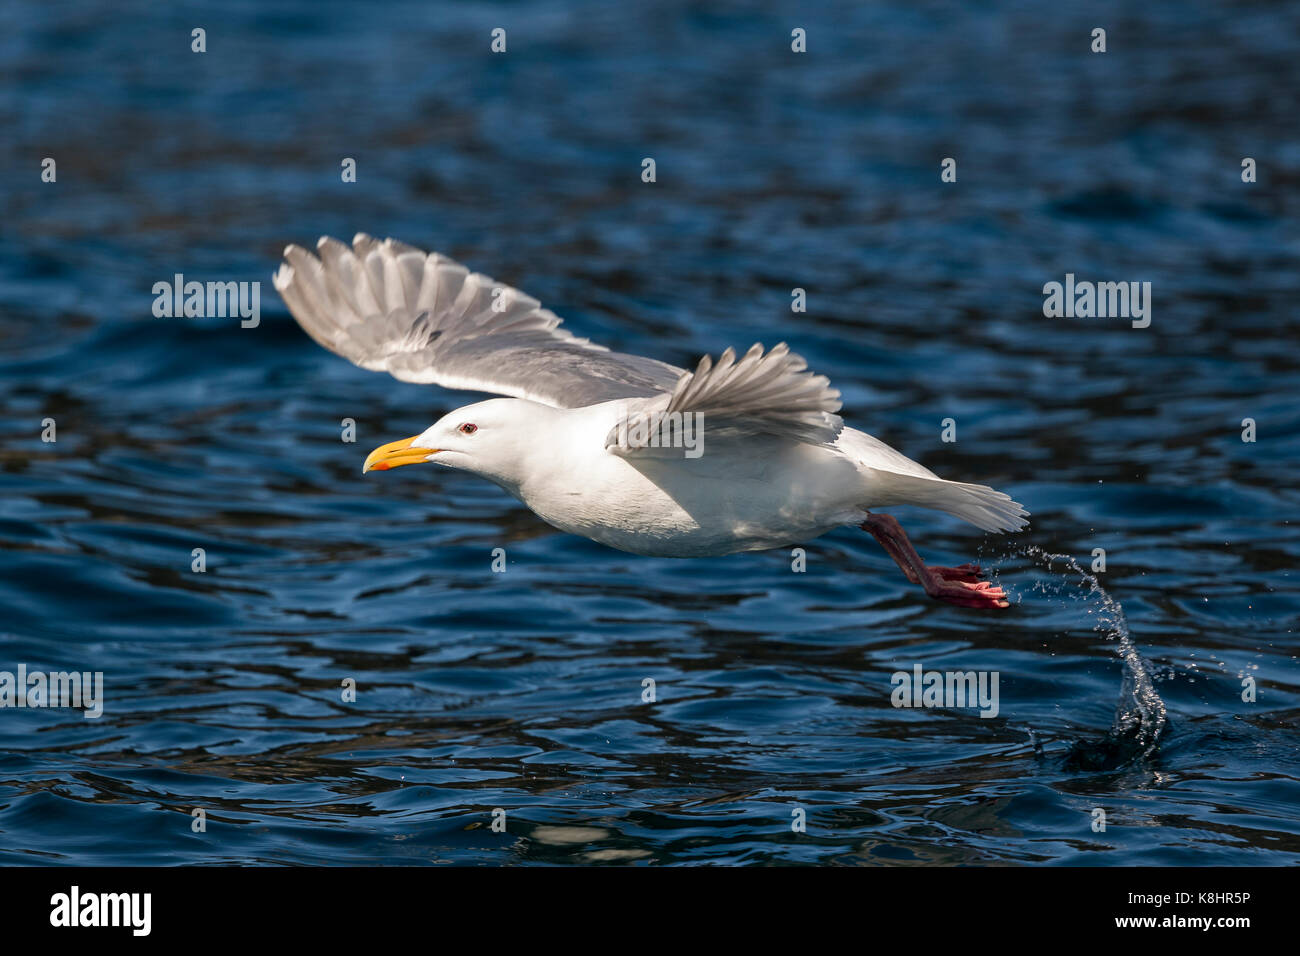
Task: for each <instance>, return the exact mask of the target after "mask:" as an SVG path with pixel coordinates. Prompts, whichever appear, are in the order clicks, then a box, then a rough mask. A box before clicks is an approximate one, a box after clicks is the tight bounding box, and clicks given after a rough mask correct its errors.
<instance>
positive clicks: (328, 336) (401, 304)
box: [273, 233, 685, 408]
mask: <svg viewBox="0 0 1300 956" xmlns="http://www.w3.org/2000/svg"><path fill="white" fill-rule="evenodd" d="M316 248H317V252H318V253H319V258H318V257H317V256H316V255H313V254H312V253H311V252H309V251H307V250H306V249H303V248H302V247H300V246H289V247H288V248H287V249H285V252H284V258H285V263H284V264H282V265H281V266H280V268H279V270H278V271H277V272H276V273H275V275H274V276H273V280H274V283H275V287H276V289H277V290H278V291H279V292H280V295H281V296H282V297H283V298H284V301H285V304H286V305H287V306H288V307H289V311H290V313H291V314H292V315H293V317H294V318H295V319H296V320H297V321H298V324H299V325H301V326H302V327H303V329H304V330H305V331H306V332H307V334H308V335H310V336H311V337H312V338H313V339H315V340H316V341H317V342H318V343H319V344H321V345H323V346H324V347H325V348H327V349H329V350H330V351H331V352H335V353H336V354H338V355H341V356H343V357H344V358H346V359H347V360H348V361H350V362H352V363H353V364H355V365H359V366H360V367H361V368H365V369H370V370H372V371H386V372H388V373H389V374H391V375H392V376H393V377H394V378H397V379H400V380H401V381H404V382H420V383H436V384H438V385H442V386H444V387H446V388H453V389H465V390H468V391H478V392H493V393H497V394H501V395H510V396H513V397H516V398H527V399H531V400H532V401H536V402H542V403H545V404H547V405H553V406H556V407H560V408H577V407H580V406H584V405H593V404H596V403H598V402H606V401H611V400H613V399H621V398H639V397H646V396H654V395H658V394H660V393H663V392H667V391H669V390H670V389H672V388H673V386H674V383H676V382H677V381H678V380H679V378H680V377H681V376H683V375H684V374H685V373H684V371H683V370H682V369H680V368H677V367H675V366H672V365H668V364H665V363H664V362H658V361H655V360H654V359H649V358H644V357H642V356H639V355H626V354H623V353H619V352H611V351H609V350H608V349H606V348H604V347H603V346H600V345H595V344H593V343H591V342H589V341H588V340H586V339H582V338H577V337H576V336H574V335H572V334H571V333H569V332H568V331H567V330H566V329H564V328H561V326H560V319H559V317H558V316H556V315H555V313H553V312H551V311H550V310H549V309H544V308H542V306H541V303H540V302H538V301H537V300H536V299H534V298H531V297H530V296H527V295H525V294H523V293H522V292H520V291H519V290H517V289H513V288H511V287H510V286H507V285H503V284H501V283H499V282H495V281H494V280H492V279H490V278H489V277H487V276H485V275H480V274H479V273H472V272H470V271H469V270H468V269H466V268H465V267H464V266H462V265H460V264H459V263H456V262H453V261H452V260H451V259H448V258H447V257H445V256H441V255H439V254H437V253H430V254H425V253H424V252H423V251H421V250H420V249H416V248H415V247H414V246H408V245H406V244H405V243H401V242H396V241H394V240H392V239H385V240H383V241H379V240H376V239H372V238H371V237H370V236H367V235H365V234H364V233H359V234H358V235H357V236H356V238H354V239H353V240H352V246H351V247H348V246H347V245H345V244H344V243H342V242H339V241H338V240H337V239H331V238H328V237H326V238H322V239H321V240H320V242H319V243H317V246H316Z"/></svg>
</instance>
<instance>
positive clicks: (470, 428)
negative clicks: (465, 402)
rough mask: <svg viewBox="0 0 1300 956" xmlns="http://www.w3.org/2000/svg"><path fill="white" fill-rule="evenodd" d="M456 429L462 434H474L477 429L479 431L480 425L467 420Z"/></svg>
mask: <svg viewBox="0 0 1300 956" xmlns="http://www.w3.org/2000/svg"><path fill="white" fill-rule="evenodd" d="M456 430H457V431H458V432H460V433H461V434H463V435H472V434H474V433H475V432H476V431H478V426H477V425H471V424H470V423H469V422H466V423H465V424H464V425H461V426H460V428H458V429H456Z"/></svg>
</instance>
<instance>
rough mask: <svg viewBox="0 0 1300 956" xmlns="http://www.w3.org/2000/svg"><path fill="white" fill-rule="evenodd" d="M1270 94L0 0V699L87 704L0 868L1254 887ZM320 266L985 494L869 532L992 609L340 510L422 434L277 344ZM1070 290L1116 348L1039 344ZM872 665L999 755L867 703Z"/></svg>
mask: <svg viewBox="0 0 1300 956" xmlns="http://www.w3.org/2000/svg"><path fill="white" fill-rule="evenodd" d="M1097 25H1104V26H1106V27H1107V28H1108V41H1109V52H1107V53H1106V54H1092V53H1090V52H1089V49H1088V46H1089V42H1090V41H1089V34H1090V32H1091V30H1092V28H1093V27H1094V26H1097ZM195 26H202V27H204V28H205V29H206V30H207V45H208V52H207V53H205V54H201V55H200V54H195V53H192V52H191V50H190V30H191V29H192V28H193V27H195ZM497 26H500V27H503V28H505V29H506V31H507V36H508V52H507V53H505V54H503V55H493V54H492V53H490V51H489V49H488V43H489V33H490V31H491V30H492V28H494V27H497ZM796 26H802V27H804V28H805V29H806V30H807V31H808V37H809V39H808V47H809V51H808V53H806V54H803V55H796V54H793V53H791V52H790V31H791V29H792V28H794V27H796ZM1297 62H1300V8H1297V7H1296V6H1295V5H1294V4H1284V3H1256V4H1235V3H1224V4H1221V5H1219V4H1203V5H1195V4H1181V3H1179V4H1174V3H1161V2H1157V3H1153V4H1146V5H1141V6H1138V7H1134V6H1132V5H1120V4H1100V5H1098V6H1097V7H1095V8H1092V9H1089V10H1088V11H1087V12H1086V14H1085V13H1083V12H1079V13H1074V12H1071V8H1070V7H1069V6H1068V5H1066V6H1064V7H1062V6H1061V5H1059V4H1043V5H1032V4H1011V5H998V4H975V5H967V4H957V3H951V4H948V3H923V4H919V5H918V4H914V3H898V4H885V5H865V4H856V3H844V4H829V5H826V6H824V7H822V8H821V9H817V10H815V9H810V8H807V7H804V6H802V5H795V4H789V5H785V6H782V5H779V4H768V5H759V6H758V7H751V6H745V7H742V6H740V5H731V4H726V3H723V4H712V3H710V4H704V3H700V4H692V3H675V2H667V3H660V4H653V5H646V6H644V7H641V6H640V5H635V6H634V5H628V4H608V3H601V2H589V3H570V4H563V5H554V4H543V3H534V2H526V3H519V4H500V5H496V4H494V5H484V6H467V5H464V4H454V5H447V6H441V5H436V4H429V3H393V4H383V5H357V6H355V7H354V6H349V5H345V4H332V3H321V4H313V5H291V4H279V3H253V2H236V3H233V4H222V5H212V6H210V7H204V6H193V7H187V8H180V7H171V6H168V5H163V6H156V5H155V6H150V7H148V8H147V10H146V9H145V8H141V11H140V16H138V17H131V16H126V15H125V14H124V13H123V12H122V11H121V10H120V9H119V5H115V4H103V5H99V4H92V3H81V4H74V5H70V6H61V5H35V4H31V5H21V4H15V5H6V6H5V7H3V8H2V9H0V67H2V69H0V76H3V80H0V128H3V129H4V130H5V136H4V137H2V138H0V159H2V161H3V164H4V173H5V175H4V178H3V185H0V200H2V201H3V212H4V215H3V217H2V218H0V355H2V357H3V363H4V365H3V370H0V433H2V434H3V436H4V440H3V445H2V446H0V508H2V509H3V510H2V513H0V548H2V549H3V550H2V551H0V606H2V607H3V618H0V670H6V669H7V670H14V669H15V668H17V666H18V665H19V664H25V665H26V666H27V667H28V668H29V669H33V670H37V669H39V670H67V669H76V670H85V671H102V672H103V673H104V680H105V696H106V703H105V711H104V715H103V716H102V717H101V718H100V719H98V720H86V719H83V718H82V717H81V715H80V713H79V712H76V711H72V710H53V709H44V710H35V709H6V710H0V861H2V862H5V863H23V862H32V863H91V864H102V863H144V864H177V863H196V862H203V863H211V862H218V863H220V862H261V863H380V862H383V863H447V862H452V863H513V862H530V863H556V862H643V863H654V864H669V863H710V862H712V863H764V862H839V863H850V864H860V863H881V864H936V863H939V864H954V863H979V864H987V863H1068V864H1110V863H1125V864H1174V863H1179V864H1210V863H1219V864H1233V865H1257V864H1279V863H1287V864H1291V863H1295V862H1297V861H1300V812H1298V811H1297V805H1298V804H1300V786H1298V785H1297V777H1298V775H1300V753H1298V746H1297V723H1298V721H1300V673H1298V672H1297V665H1296V642H1297V638H1296V633H1295V626H1296V615H1297V606H1298V602H1297V591H1298V589H1297V583H1296V577H1295V571H1294V566H1295V562H1296V559H1297V555H1300V528H1298V527H1297V517H1298V510H1300V509H1298V508H1297V504H1298V503H1300V491H1297V486H1296V468H1295V465H1296V461H1297V456H1298V453H1300V403H1298V402H1297V398H1298V397H1300V396H1298V395H1297V373H1298V372H1300V354H1298V352H1300V319H1297V313H1296V308H1295V302H1296V301H1297V296H1298V295H1300V273H1297V269H1296V261H1297V260H1296V254H1297V252H1298V251H1300V243H1298V242H1297V230H1296V222H1297V216H1298V215H1300V202H1298V201H1297V186H1300V145H1297V141H1296V136H1295V134H1296V125H1295V113H1294V111H1295V104H1296V102H1297V100H1298V98H1297V92H1298V91H1300V82H1297V66H1296V64H1297ZM949 156H951V157H954V158H956V159H957V162H958V181H957V182H956V183H955V184H944V183H941V182H940V178H939V163H940V160H941V159H942V158H944V157H949ZM1246 156H1250V157H1253V158H1255V159H1256V161H1257V164H1258V169H1259V181H1258V182H1257V183H1254V184H1249V185H1248V184H1244V183H1242V182H1241V176H1240V167H1241V160H1242V158H1243V157H1246ZM44 157H52V158H55V159H56V161H57V175H58V179H57V182H56V183H53V184H50V183H43V182H41V180H40V161H41V159H42V158H44ZM344 157H352V158H355V159H356V161H357V168H358V177H357V182H356V183H354V184H343V183H342V182H340V175H339V169H340V162H341V161H342V159H343V158H344ZM645 157H653V158H654V159H655V160H656V163H657V179H658V181H657V182H656V183H654V184H645V183H642V182H641V179H640V171H641V161H642V159H643V158H645ZM358 230H364V231H367V232H370V233H373V234H376V235H381V236H382V235H392V236H396V237H400V238H402V239H404V240H406V241H408V242H411V243H415V244H418V245H421V246H425V247H432V248H437V249H439V250H441V251H443V252H446V253H448V254H450V255H453V256H455V257H456V258H458V259H460V260H462V261H464V262H466V263H468V264H469V265H470V266H471V267H473V268H476V269H480V270H482V271H484V272H488V273H490V274H493V275H495V276H496V277H498V278H500V279H502V280H503V281H507V282H510V283H511V284H513V285H516V286H518V287H520V288H522V289H524V290H526V291H528V292H529V293H531V294H533V295H535V296H537V297H538V298H540V299H541V300H542V301H543V302H544V303H546V304H547V305H548V306H550V307H551V308H553V309H554V310H555V311H556V312H557V313H559V314H560V315H562V316H564V317H565V318H566V320H567V321H568V322H569V324H570V327H571V328H573V329H574V330H575V331H577V332H578V333H579V334H583V335H588V336H591V337H592V338H594V339H596V340H597V341H600V342H603V343H605V344H608V345H612V346H615V347H619V348H622V349H624V350H627V351H633V352H644V353H647V354H652V355H654V356H656V357H659V358H663V359H666V360H668V361H672V362H675V363H677V364H681V365H686V364H691V363H693V362H694V360H695V359H696V358H697V357H698V355H699V354H701V353H703V352H706V351H711V352H715V353H716V352H717V351H719V350H720V349H722V348H723V347H725V346H727V345H736V346H747V345H748V344H750V343H751V342H753V341H756V340H761V341H764V342H766V343H768V344H773V343H775V342H776V341H779V340H783V339H784V340H787V341H789V342H790V343H791V345H792V346H793V347H794V348H795V349H796V350H797V351H799V352H800V353H802V354H803V355H805V356H806V357H807V358H808V360H809V362H810V364H811V365H812V367H813V368H815V369H816V370H818V371H820V372H823V373H825V374H827V375H829V376H830V377H831V379H832V380H833V382H834V383H835V384H836V385H837V386H838V387H839V388H840V389H841V390H842V392H843V394H844V399H845V406H846V407H845V416H846V418H847V419H848V421H850V422H851V423H853V424H854V425H856V426H858V427H860V428H863V429H865V430H867V431H870V432H872V433H873V434H876V435H878V436H879V437H881V438H882V439H884V440H886V441H888V442H890V443H891V444H894V445H896V446H897V447H899V448H900V449H902V450H903V451H904V452H906V453H907V454H909V455H911V456H912V457H914V458H916V459H917V460H919V461H921V462H923V463H924V464H925V465H927V466H929V467H931V468H933V469H935V470H936V471H938V472H940V473H941V474H943V475H944V476H946V477H951V478H957V479H962V480H968V481H969V480H973V481H979V482H984V483H988V484H991V485H994V486H996V487H998V488H1000V489H1002V490H1005V491H1007V492H1008V493H1010V494H1012V495H1013V496H1014V497H1015V498H1016V499H1017V500H1019V501H1021V502H1023V503H1025V505H1026V506H1027V507H1028V508H1029V510H1030V511H1031V512H1032V513H1033V525H1032V526H1031V528H1030V529H1029V530H1028V531H1026V532H1023V533H1021V534H1019V535H1016V536H1012V537H1001V536H996V535H990V536H984V535H981V534H980V533H979V532H977V531H976V530H975V529H973V528H971V527H969V526H966V525H963V524H961V523H960V522H958V521H956V520H955V519H951V518H948V517H946V516H943V515H939V514H934V513H930V512H925V511H920V510H906V509H898V511H897V512H896V513H897V515H898V517H899V518H900V520H902V521H903V522H904V525H905V526H906V527H907V528H908V529H909V531H910V533H911V535H912V538H913V540H914V541H915V542H916V544H917V547H918V549H919V550H920V551H921V553H922V554H923V555H925V556H926V557H927V559H929V560H931V561H935V562H937V563H944V564H956V563H961V562H962V561H966V560H972V559H977V560H980V561H982V562H983V563H985V564H986V565H987V566H991V567H992V568H994V569H995V570H996V574H997V576H998V579H999V580H1000V582H1001V583H1002V584H1003V585H1004V586H1006V587H1007V588H1008V590H1010V591H1011V592H1012V593H1013V605H1012V607H1011V608H1009V609H1008V610H1007V611H1005V612H1003V613H1000V614H987V613H980V612H976V611H971V610H965V609H961V608H954V607H948V606H944V605H939V604H935V603H932V602H929V601H927V600H926V599H925V597H924V595H923V594H921V592H920V591H919V590H918V589H917V588H915V587H913V586H911V585H908V584H907V582H906V581H904V580H903V578H902V576H901V575H900V574H899V573H898V571H897V569H896V568H895V567H894V565H893V563H892V561H891V560H890V559H889V558H888V557H887V556H886V555H885V554H884V553H883V552H882V551H881V550H880V549H879V548H878V547H877V546H876V544H875V543H874V541H873V540H872V539H871V538H870V537H868V536H867V535H865V534H863V533H861V532H859V531H855V530H844V531H840V532H836V533H833V534H831V535H828V536H826V537H824V538H821V539H819V540H817V541H815V542H811V543H808V544H807V569H806V571H804V572H803V573H796V572H794V571H792V567H791V562H792V558H791V555H790V553H789V552H786V551H772V552H764V553H752V554H745V555H735V556H732V557H727V558H720V559H713V560H692V561H674V560H661V559H651V558H642V557H634V556H630V555H624V554H621V553H618V552H614V551H611V550H608V549H605V548H603V547H601V546H598V545H596V544H593V543H590V542H588V541H585V540H582V539H579V538H575V537H571V536H568V535H565V534H562V533H559V532H557V531H554V530H553V529H551V528H549V527H548V526H546V525H544V524H543V523H542V522H541V521H540V520H538V519H537V518H535V517H534V516H533V515H532V514H531V513H530V512H528V511H527V510H526V509H524V508H523V507H522V506H521V505H519V504H517V503H516V502H514V501H513V500H512V499H509V498H507V497H506V496H505V495H504V494H503V493H502V492H501V491H499V490H498V489H497V488H496V487H495V486H493V485H490V484H488V483H486V482H484V481H482V480H479V479H476V478H474V477H472V476H469V475H464V474H458V473H455V472H451V471H448V470H444V469H433V468H429V469H422V468H410V469H402V470H401V471H396V472H392V473H388V474H371V475H367V476H365V477H364V478H363V477H362V476H361V474H360V465H361V461H362V459H363V458H364V456H365V454H366V452H367V451H369V450H370V449H371V448H373V447H375V446H376V445H379V444H382V443H385V442H388V441H391V440H393V439H395V438H400V437H404V436H407V435H412V434H415V433H417V432H419V431H422V430H423V429H424V428H425V427H426V426H427V425H428V424H429V423H430V422H432V421H433V420H435V419H436V418H437V417H439V416H440V415H441V414H442V413H443V412H445V411H447V410H449V409H451V408H453V407H455V406H456V405H458V404H463V403H464V402H465V401H467V400H468V398H467V397H466V396H464V395H454V394H451V393H447V392H443V391H441V390H438V389H436V388H428V387H421V386H416V385H409V384H401V383H398V382H395V381H393V380H391V379H389V378H388V377H386V376H382V375H377V374H373V373H368V372H364V371H361V370H359V369H356V368H353V367H352V366H350V365H349V364H347V363H346V362H345V361H343V360H342V359H340V358H337V357H335V356H333V355H331V354H329V353H327V352H325V351H324V350H322V349H320V348H319V347H318V346H316V345H315V344H314V343H313V342H311V341H310V340H309V339H308V338H307V336H306V335H304V334H303V333H302V332H301V331H300V330H299V329H298V327H297V326H296V324H295V323H294V322H293V321H292V319H291V318H290V317H289V315H288V313H287V312H286V310H285V309H284V306H283V304H282V303H281V302H280V300H279V298H278V297H277V296H276V295H275V293H274V290H273V289H272V287H271V284H270V282H269V276H270V273H271V271H272V270H273V269H274V268H275V266H276V264H277V263H278V261H279V253H280V250H281V248H282V247H283V246H284V245H285V243H287V242H298V243H302V244H307V243H310V242H313V241H314V240H315V238H316V237H317V236H318V235H320V234H332V235H339V236H343V237H350V236H351V235H352V234H353V233H354V232H356V231H358ZM1067 272H1070V273H1074V274H1076V275H1077V276H1079V277H1080V278H1091V279H1111V280H1138V281H1149V282H1151V283H1152V288H1153V293H1152V294H1153V309H1152V323H1151V326H1150V327H1149V328H1147V329H1133V328H1131V327H1130V325H1129V323H1128V322H1126V321H1123V320H1118V319H1048V318H1044V316H1043V314H1042V292H1041V290H1042V286H1043V284H1044V283H1045V282H1048V281H1052V280H1057V281H1060V280H1062V279H1063V277H1064V275H1065V274H1066V273H1067ZM175 273H182V274H184V275H185V276H186V278H189V279H198V280H201V281H206V280H236V281H244V280H261V281H262V283H263V284H262V303H261V304H262V321H261V324H260V325H259V326H258V327H257V328H255V329H243V328H240V327H239V323H238V321H237V320H231V319H221V318H211V319H208V318H204V319H159V318H154V317H153V316H152V314H151V308H152V304H153V295H152V293H151V289H152V286H153V284H154V283H155V282H158V281H161V280H169V279H170V278H171V277H172V276H173V275H174V274H175ZM795 287H800V288H803V289H805V290H807V298H808V311H807V313H805V314H794V313H792V312H791V310H790V301H791V289H793V288H795ZM46 418H52V419H54V420H55V422H56V425H57V442H55V443H45V442H42V441H41V427H42V425H41V423H42V420H43V419H46ZM345 418H351V419H354V420H355V422H356V442H355V443H354V444H349V443H345V442H343V441H341V440H340V433H341V428H340V422H341V421H342V420H343V419H345ZM945 418H952V419H954V420H955V422H956V427H957V439H958V440H957V441H956V442H955V443H946V442H943V441H942V440H941V434H940V423H941V422H942V420H943V419H945ZM1246 418H1250V419H1253V420H1254V421H1255V422H1256V427H1257V439H1258V440H1257V441H1255V442H1253V443H1247V442H1243V441H1242V421H1243V419H1246ZM574 479H575V481H581V480H582V476H581V475H575V476H574ZM195 548H203V549H205V552H206V555H207V570H206V571H205V572H204V573H195V572H194V571H192V570H191V560H192V558H191V555H192V552H193V550H194V549H195ZM495 548H504V549H505V550H506V554H507V556H508V564H507V571H506V572H505V573H500V574H498V573H492V571H491V567H490V565H491V560H492V551H493V549H495ZM1097 548H1102V549H1104V551H1105V555H1106V568H1105V571H1104V572H1102V573H1094V572H1093V570H1092V568H1093V562H1094V556H1093V555H1094V549H1097ZM1051 555H1056V556H1057V557H1055V558H1052V557H1050V556H1051ZM918 664H919V665H921V666H922V667H923V669H925V670H940V671H956V670H963V671H964V670H985V671H996V672H997V673H998V675H999V679H1000V683H999V687H1000V706H999V713H998V715H997V716H996V717H992V718H981V717H980V716H979V715H978V712H976V711H974V710H969V709H968V710H958V709H945V708H936V709H899V708H895V707H894V706H892V705H891V700H890V691H891V689H892V688H891V683H890V675H891V674H893V673H894V672H895V671H899V670H905V671H911V670H912V668H913V667H915V666H916V665H918ZM348 678H351V679H353V680H355V682H356V686H357V688H358V692H357V698H356V701H355V702H345V701H343V700H342V699H341V694H340V688H341V683H342V682H343V681H344V680H345V679H348ZM647 678H650V679H653V681H654V682H655V691H656V696H657V699H656V701H655V702H654V703H645V702H643V701H642V694H643V681H645V680H646V679H647ZM1245 678H1251V679H1253V682H1254V686H1255V694H1256V699H1255V700H1254V701H1253V702H1252V701H1245V700H1243V692H1244V690H1245V689H1246V688H1245V687H1244V685H1243V680H1244V679H1245ZM1247 696H1248V695H1247ZM195 808H204V809H205V811H206V813H207V815H208V827H207V832H206V833H194V832H192V829H191V812H192V810H194V809H195ZM494 808H501V809H503V810H505V811H506V818H507V832H506V833H497V832H493V830H492V828H491V822H492V816H491V814H492V811H493V810H494ZM1097 808H1100V809H1102V810H1103V811H1104V812H1105V815H1106V823H1107V825H1106V828H1105V830H1104V832H1098V831H1096V830H1094V828H1093V823H1094V819H1095V818H1096V815H1095V813H1094V811H1095V810H1096V809H1097ZM798 809H802V810H803V811H804V812H805V813H806V818H807V832H806V833H796V832H793V831H792V828H791V823H792V820H793V819H794V818H793V816H792V811H795V810H798Z"/></svg>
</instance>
